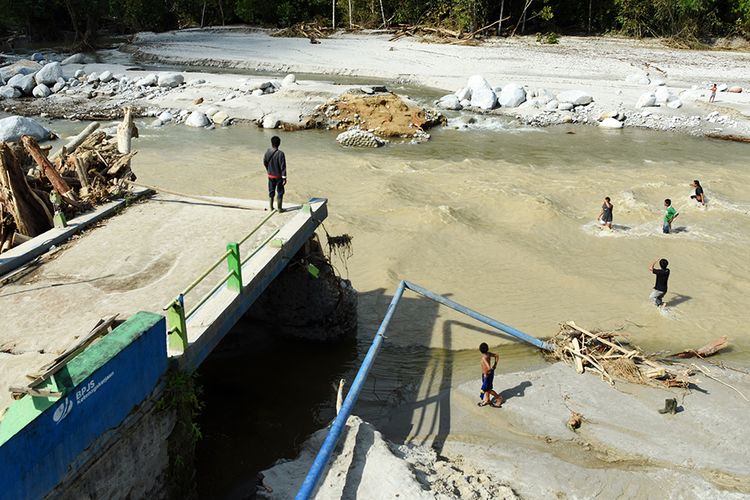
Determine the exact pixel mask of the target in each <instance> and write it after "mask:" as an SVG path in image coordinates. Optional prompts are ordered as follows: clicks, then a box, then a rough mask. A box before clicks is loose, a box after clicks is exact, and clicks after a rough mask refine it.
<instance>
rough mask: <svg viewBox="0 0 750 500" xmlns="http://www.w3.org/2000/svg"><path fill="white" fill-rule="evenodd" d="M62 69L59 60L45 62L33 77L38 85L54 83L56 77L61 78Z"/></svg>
mask: <svg viewBox="0 0 750 500" xmlns="http://www.w3.org/2000/svg"><path fill="white" fill-rule="evenodd" d="M62 76H63V71H62V66H61V65H60V63H59V62H51V63H48V64H45V65H44V67H43V68H42V69H40V70H39V71H38V72H37V73H36V76H35V77H34V78H35V80H36V83H37V84H39V85H54V84H55V83H57V79H58V78H62Z"/></svg>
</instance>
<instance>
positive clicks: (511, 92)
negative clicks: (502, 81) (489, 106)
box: [497, 83, 526, 108]
mask: <svg viewBox="0 0 750 500" xmlns="http://www.w3.org/2000/svg"><path fill="white" fill-rule="evenodd" d="M525 100H526V90H524V88H523V87H521V86H520V85H518V84H517V83H509V84H507V85H506V86H504V87H503V90H502V92H500V95H499V96H497V102H498V104H500V106H502V107H504V108H516V107H518V106H519V105H521V103H523V102H524V101H525Z"/></svg>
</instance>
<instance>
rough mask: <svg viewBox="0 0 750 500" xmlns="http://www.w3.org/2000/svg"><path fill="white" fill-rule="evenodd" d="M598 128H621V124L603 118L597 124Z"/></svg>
mask: <svg viewBox="0 0 750 500" xmlns="http://www.w3.org/2000/svg"><path fill="white" fill-rule="evenodd" d="M599 126H600V127H602V128H622V126H623V125H622V122H621V121H620V120H618V119H617V118H605V119H604V120H602V121H601V122H599Z"/></svg>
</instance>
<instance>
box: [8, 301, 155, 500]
mask: <svg viewBox="0 0 750 500" xmlns="http://www.w3.org/2000/svg"><path fill="white" fill-rule="evenodd" d="M138 315H147V316H146V321H143V319H144V316H141V317H140V319H141V320H142V321H140V322H137V325H138V328H139V329H140V330H142V331H138V332H135V334H132V335H129V336H128V337H127V339H126V340H127V342H124V341H123V339H122V338H119V339H118V338H117V336H116V335H115V333H116V332H117V330H118V329H119V328H122V327H125V326H126V325H127V324H128V323H127V322H126V323H124V324H123V325H121V326H120V327H118V329H115V331H113V332H111V333H110V334H109V335H107V336H105V337H104V338H103V339H101V340H100V341H98V342H97V343H95V344H93V345H92V346H90V347H89V348H88V349H93V348H99V350H98V351H96V352H95V353H94V354H98V355H99V356H100V357H101V356H102V353H104V357H103V358H102V361H101V363H97V364H100V366H99V367H98V368H96V369H95V370H94V371H93V372H92V373H91V374H90V375H89V376H87V377H86V378H84V379H83V380H82V381H81V382H79V383H78V384H76V385H75V386H74V387H72V388H70V389H68V390H66V391H65V394H64V396H63V397H62V398H61V399H60V400H59V401H57V402H56V403H55V404H54V405H53V406H51V407H49V408H47V409H46V410H45V411H44V412H43V413H41V414H39V415H38V416H37V417H36V418H34V419H33V420H32V421H31V422H29V423H28V424H27V425H26V426H25V427H23V428H22V429H21V430H20V431H18V432H17V433H16V434H15V435H14V436H13V437H12V438H10V439H9V440H8V441H6V442H5V443H4V444H3V445H2V446H0V499H3V500H5V499H13V500H19V499H38V498H42V497H44V496H45V495H46V494H47V493H48V492H49V491H50V490H51V489H52V488H54V487H55V486H56V485H57V484H58V483H59V481H60V480H61V479H62V478H63V477H64V476H65V475H66V473H68V472H69V471H68V467H69V466H70V465H69V464H71V463H72V462H73V461H74V459H75V458H76V457H77V456H78V455H79V454H80V453H81V452H82V451H84V450H85V449H86V448H87V447H89V446H90V445H91V444H92V443H93V442H94V440H96V438H98V437H99V436H101V435H102V434H103V433H104V432H106V431H107V430H110V429H114V428H116V427H117V426H119V425H120V424H121V423H122V421H123V420H124V419H125V417H126V416H127V415H128V414H129V413H130V412H131V411H132V410H133V409H134V408H135V407H136V406H137V405H138V404H140V403H141V402H142V401H143V400H144V399H145V398H146V397H147V396H148V395H149V394H150V393H151V392H152V391H153V389H154V388H155V387H156V385H157V383H158V382H159V379H160V378H161V376H162V375H163V374H164V373H165V371H166V368H167V353H166V326H165V320H164V318H163V317H161V316H159V315H155V314H152V313H138ZM136 316H137V315H136ZM131 333H132V332H131ZM110 336H112V339H111V340H110V339H108V337H110ZM108 340H110V342H109V345H107V341H108ZM118 342H119V343H118ZM88 349H87V351H88ZM87 351H84V352H83V353H81V354H80V355H79V356H84V355H85V354H87ZM76 359H77V358H76ZM72 362H73V361H71V362H70V363H69V364H68V365H69V366H70V364H71V363H72ZM25 397H29V396H25Z"/></svg>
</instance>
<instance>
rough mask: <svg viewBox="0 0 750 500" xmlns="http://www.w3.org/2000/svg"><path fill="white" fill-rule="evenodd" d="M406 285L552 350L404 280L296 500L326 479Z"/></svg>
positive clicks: (541, 344) (308, 495)
mask: <svg viewBox="0 0 750 500" xmlns="http://www.w3.org/2000/svg"><path fill="white" fill-rule="evenodd" d="M407 288H408V289H409V290H412V291H414V292H416V293H418V294H420V295H422V296H424V297H427V298H428V299H431V300H434V301H435V302H438V303H440V304H443V305H445V306H448V307H450V308H451V309H455V310H456V311H458V312H460V313H463V314H465V315H467V316H470V317H472V318H474V319H476V320H477V321H480V322H482V323H484V324H486V325H489V326H491V327H492V328H495V329H497V330H500V331H501V332H505V333H507V334H508V335H512V336H513V337H516V338H517V339H520V340H523V341H524V342H528V343H529V344H531V345H534V346H536V347H539V348H540V349H546V350H548V351H552V350H553V348H552V346H551V345H550V344H549V343H547V342H544V341H543V340H539V339H537V338H535V337H532V336H531V335H527V334H525V333H523V332H522V331H520V330H516V329H515V328H513V327H512V326H508V325H506V324H505V323H500V322H499V321H495V320H494V319H492V318H490V317H487V316H485V315H484V314H480V313H478V312H477V311H475V310H473V309H469V308H468V307H465V306H462V305H461V304H459V303H457V302H453V301H452V300H450V299H446V298H445V297H443V296H442V295H437V294H435V293H432V292H431V291H429V290H427V289H425V288H422V287H421V286H419V285H415V284H414V283H411V282H409V281H401V282H400V283H399V284H398V288H397V289H396V293H395V294H394V295H393V299H391V303H390V304H389V305H388V310H387V311H386V313H385V317H384V318H383V322H382V323H380V328H378V332H377V333H376V334H375V338H374V339H373V341H372V344H371V345H370V349H369V350H368V351H367V355H366V356H365V359H364V361H362V365H361V366H360V368H359V371H358V372H357V376H356V377H355V378H354V382H353V383H352V387H351V389H350V390H349V394H347V395H346V399H345V400H344V404H343V405H342V406H341V411H340V412H339V414H338V415H337V416H336V418H335V420H334V421H333V424H332V425H331V429H330V430H329V431H328V435H327V436H326V439H325V441H324V442H323V446H321V447H320V451H318V454H317V455H316V457H315V461H314V462H313V464H312V467H310V470H309V471H308V472H307V477H305V480H304V482H303V483H302V486H301V487H300V489H299V491H298V492H297V496H296V497H295V499H296V500H308V499H309V498H311V497H312V496H313V494H314V493H315V489H316V488H317V486H318V483H319V482H320V480H321V479H322V478H323V473H324V472H325V468H326V467H327V466H328V461H329V460H330V459H331V455H332V454H333V450H334V449H335V448H336V444H337V443H338V440H339V439H340V438H341V433H342V432H343V431H344V426H345V425H346V421H347V420H348V419H349V415H350V414H351V412H352V409H354V404H355V403H356V402H357V399H358V398H359V393H360V392H361V391H362V386H363V385H364V383H365V379H367V375H368V374H369V373H370V368H371V367H372V364H373V362H374V361H375V356H377V354H378V350H379V349H380V345H381V344H382V343H383V338H384V335H385V332H386V330H387V329H388V324H389V323H390V322H391V318H392V317H393V313H394V312H395V311H396V306H397V305H398V303H399V301H400V300H401V296H402V295H403V294H404V290H405V289H407Z"/></svg>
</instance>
